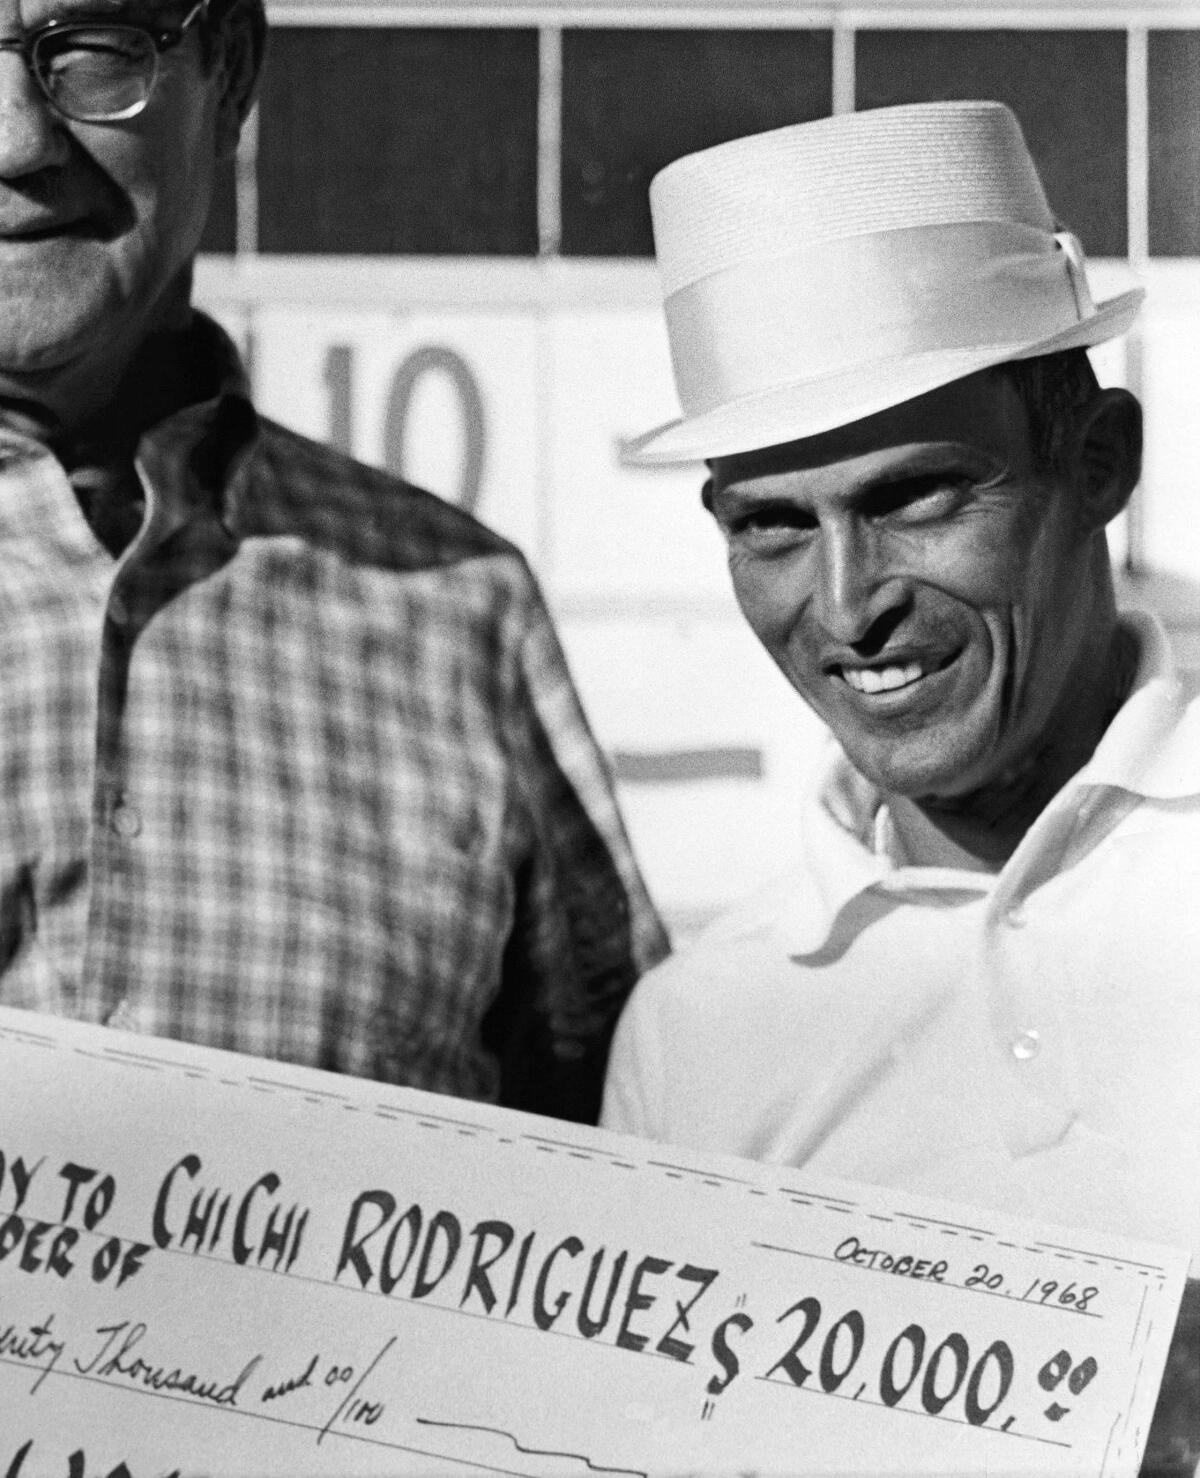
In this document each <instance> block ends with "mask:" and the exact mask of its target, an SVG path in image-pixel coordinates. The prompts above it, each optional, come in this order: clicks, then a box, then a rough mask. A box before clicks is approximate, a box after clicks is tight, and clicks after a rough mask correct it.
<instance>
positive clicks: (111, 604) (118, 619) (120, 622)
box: [108, 591, 129, 626]
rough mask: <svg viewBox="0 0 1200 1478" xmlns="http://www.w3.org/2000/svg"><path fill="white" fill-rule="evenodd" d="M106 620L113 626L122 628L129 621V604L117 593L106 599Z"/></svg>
mask: <svg viewBox="0 0 1200 1478" xmlns="http://www.w3.org/2000/svg"><path fill="white" fill-rule="evenodd" d="M108 619H109V620H110V621H111V622H112V623H113V625H114V626H124V625H125V624H126V622H127V621H128V620H129V603H128V602H127V601H126V599H125V597H124V596H123V595H122V594H121V593H120V592H119V591H117V592H114V594H112V595H110V596H109V598H108Z"/></svg>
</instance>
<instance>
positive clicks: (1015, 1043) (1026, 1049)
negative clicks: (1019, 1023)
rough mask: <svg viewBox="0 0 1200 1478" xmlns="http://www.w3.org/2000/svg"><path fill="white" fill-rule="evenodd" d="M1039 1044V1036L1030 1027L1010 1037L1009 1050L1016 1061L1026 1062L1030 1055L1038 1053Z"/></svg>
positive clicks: (1040, 1041) (1034, 1055)
mask: <svg viewBox="0 0 1200 1478" xmlns="http://www.w3.org/2000/svg"><path fill="white" fill-rule="evenodd" d="M1041 1046H1042V1039H1041V1037H1040V1036H1039V1035H1038V1033H1037V1032H1035V1031H1034V1030H1033V1029H1032V1028H1030V1029H1029V1030H1028V1031H1023V1032H1022V1033H1021V1034H1020V1035H1019V1036H1016V1037H1014V1038H1013V1039H1012V1044H1011V1051H1012V1055H1013V1056H1014V1057H1015V1058H1016V1059H1017V1061H1018V1062H1028V1061H1029V1059H1030V1058H1031V1057H1036V1056H1037V1055H1038V1052H1039V1051H1040V1050H1041Z"/></svg>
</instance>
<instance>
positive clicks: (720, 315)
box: [665, 221, 1095, 416]
mask: <svg viewBox="0 0 1200 1478" xmlns="http://www.w3.org/2000/svg"><path fill="white" fill-rule="evenodd" d="M665 311H666V316H667V327H668V330H669V334H670V341H671V351H672V359H673V360H674V365H675V377H676V384H677V387H678V390H679V400H680V404H681V406H682V408H683V410H684V413H685V414H686V415H688V416H695V415H702V414H704V413H705V412H708V411H711V410H714V409H715V408H716V407H718V406H720V405H724V404H727V403H728V402H729V401H732V400H736V399H738V398H739V397H740V396H743V395H753V394H756V393H759V392H762V391H766V390H772V389H776V388H778V387H779V386H782V385H788V384H796V383H802V382H804V381H806V380H814V379H818V378H821V377H823V376H826V375H831V374H838V373H844V372H845V371H846V370H849V369H853V368H854V366H855V365H858V364H865V363H868V362H878V361H880V360H884V359H894V358H900V357H904V356H906V355H910V354H911V355H915V354H927V353H931V352H936V351H938V350H961V349H971V348H984V347H987V346H996V345H1005V344H1012V345H1014V346H1025V345H1029V344H1036V343H1038V342H1040V341H1041V340H1043V339H1047V338H1050V337H1051V336H1052V335H1054V334H1056V333H1059V332H1061V331H1062V330H1064V329H1067V328H1070V327H1072V326H1073V325H1074V324H1077V323H1080V322H1082V321H1083V320H1084V319H1087V318H1090V317H1091V316H1092V315H1093V314H1094V312H1095V309H1094V307H1093V305H1092V300H1091V296H1090V294H1089V292H1088V288H1087V281H1086V278H1085V277H1084V274H1083V267H1082V254H1081V252H1080V251H1079V248H1078V244H1077V243H1076V242H1075V241H1074V239H1073V238H1070V237H1066V236H1064V237H1063V238H1062V239H1061V240H1060V239H1059V238H1056V237H1055V236H1053V235H1051V234H1050V233H1049V232H1047V231H1041V230H1038V229H1037V228H1036V227H1032V226H1023V225H1017V224H1012V223H1005V222H997V221H984V222H965V223H961V224H954V225H945V226H915V227H909V228H906V229H903V230H899V231H896V230H892V231H881V232H877V233H874V234H871V235H864V236H855V237H850V238H848V239H846V240H841V241H825V242H820V243H818V244H816V245H812V246H807V247H805V248H804V249H803V250H801V251H797V252H794V253H791V254H790V255H788V256H785V257H778V258H775V259H773V260H769V261H756V262H745V263H742V264H740V265H738V266H736V267H731V268H728V269H726V270H724V271H721V272H716V273H713V274H712V275H711V276H709V277H705V278H702V279H701V280H700V281H698V282H694V283H690V284H689V285H688V286H687V287H683V288H680V289H679V290H678V291H677V292H675V293H672V294H671V296H670V297H669V298H668V299H667V300H666V304H665Z"/></svg>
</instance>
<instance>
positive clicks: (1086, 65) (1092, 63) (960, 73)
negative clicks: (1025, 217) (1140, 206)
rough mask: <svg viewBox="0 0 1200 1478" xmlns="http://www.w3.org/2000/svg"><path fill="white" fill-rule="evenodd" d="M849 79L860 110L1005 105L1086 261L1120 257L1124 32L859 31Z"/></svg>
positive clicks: (1123, 232) (1123, 237) (1123, 238)
mask: <svg viewBox="0 0 1200 1478" xmlns="http://www.w3.org/2000/svg"><path fill="white" fill-rule="evenodd" d="M856 76H857V84H856V85H857V105H858V106H859V107H860V108H880V107H886V106H889V105H891V104H893V103H915V102H925V101H934V100H940V99H950V98H995V99H997V100H998V101H999V102H1002V103H1007V104H1008V106H1009V107H1010V108H1012V110H1013V112H1014V113H1016V115H1017V117H1018V118H1019V119H1020V120H1021V127H1022V128H1023V129H1024V132H1025V137H1026V139H1027V140H1028V141H1029V147H1030V149H1031V150H1032V152H1033V156H1034V158H1035V159H1036V160H1037V164H1038V168H1039V170H1040V171H1041V175H1042V179H1043V181H1044V183H1045V186H1046V194H1047V195H1048V196H1049V198H1050V204H1051V206H1052V207H1053V209H1054V210H1055V211H1056V212H1057V213H1058V215H1059V216H1060V218H1061V219H1062V221H1063V223H1064V225H1065V226H1067V227H1068V228H1069V229H1071V230H1072V231H1074V232H1075V234H1076V235H1077V236H1079V238H1080V239H1081V240H1082V242H1083V244H1084V247H1085V249H1086V250H1087V251H1088V252H1089V253H1090V254H1091V255H1092V256H1123V255H1124V253H1125V251H1126V247H1127V241H1128V231H1127V207H1126V171H1125V147H1126V144H1125V141H1126V115H1125V33H1124V32H1123V31H1055V30H1037V31H860V32H859V33H858V37H857V47H856Z"/></svg>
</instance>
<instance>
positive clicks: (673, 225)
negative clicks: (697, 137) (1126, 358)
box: [628, 102, 1143, 462]
mask: <svg viewBox="0 0 1200 1478" xmlns="http://www.w3.org/2000/svg"><path fill="white" fill-rule="evenodd" d="M650 206H651V213H652V215H653V218H654V239H655V248H656V251H657V256H658V264H659V272H660V275H661V278H662V289H663V298H664V306H665V311H666V318H667V332H668V336H669V338H670V343H671V358H672V361H673V364H674V368H675V383H676V387H677V389H678V392H679V401H680V405H681V407H682V409H683V416H682V418H681V419H679V420H677V421H672V422H670V423H669V424H668V425H666V426H660V427H658V428H657V429H656V430H654V431H650V432H648V433H647V434H646V435H644V436H641V437H638V438H637V439H636V440H635V441H634V442H632V444H631V445H630V447H629V449H628V450H629V455H630V458H631V460H633V461H635V462H681V461H691V460H694V459H698V458H703V457H715V456H727V455H729V454H731V453H733V452H744V451H753V450H756V449H758V448H760V447H766V446H774V445H776V444H777V443H780V442H785V441H793V440H798V439H799V438H801V437H804V436H814V435H816V434H817V433H818V432H821V431H828V430H830V429H831V428H833V427H835V426H844V425H847V424H848V423H849V422H851V421H857V420H859V419H861V418H862V417H864V416H869V415H873V414H874V413H876V412H877V411H881V410H885V409H886V408H887V407H888V406H892V405H898V404H899V403H900V402H901V401H904V400H910V399H911V398H912V397H913V396H916V395H923V394H924V393H925V392H926V391H928V390H933V389H935V388H936V387H937V386H939V385H945V384H948V383H949V382H950V381H951V380H957V379H959V378H960V377H962V376H963V375H969V374H972V373H974V371H976V370H980V369H984V368H986V367H987V366H988V365H993V364H1001V363H1003V362H1005V361H1006V360H1011V359H1027V358H1030V357H1032V356H1033V355H1035V354H1049V353H1052V352H1053V351H1055V350H1059V349H1071V348H1075V347H1079V346H1084V345H1088V344H1098V343H1100V342H1102V341H1103V340H1105V339H1110V338H1114V337H1116V335H1118V334H1121V333H1124V332H1125V330H1126V329H1127V328H1128V327H1129V325H1130V323H1131V322H1132V321H1133V318H1134V315H1135V314H1136V313H1137V310H1138V307H1139V306H1140V304H1141V300H1142V297H1143V293H1142V290H1141V289H1140V288H1137V289H1134V290H1132V291H1130V292H1125V293H1122V294H1121V295H1120V296H1119V297H1115V298H1112V299H1110V300H1109V301H1107V302H1104V303H1101V304H1100V305H1099V307H1097V306H1096V305H1095V304H1094V303H1093V302H1092V297H1091V293H1090V292H1089V290H1088V285H1087V278H1086V275H1085V273H1084V266H1083V252H1082V249H1081V248H1080V245H1079V243H1078V241H1077V240H1076V239H1075V237H1073V236H1071V235H1069V234H1068V233H1066V232H1056V230H1055V222H1054V217H1053V215H1052V214H1051V211H1050V207H1049V205H1048V204H1047V202H1046V196H1045V193H1044V192H1043V190H1042V185H1041V181H1040V180H1039V179H1038V175H1037V170H1036V169H1035V168H1034V164H1033V160H1032V159H1031V158H1030V156H1029V151H1028V149H1027V148H1026V145H1025V140H1024V138H1023V137H1022V135H1021V129H1020V126H1019V125H1018V123H1017V120H1016V118H1014V116H1013V115H1012V113H1010V112H1009V110H1008V109H1007V108H1006V107H1004V106H1003V105H1002V104H1000V103H990V102H966V103H920V104H914V105H911V106H906V107H899V108H879V109H875V110H872V111H868V112H863V113H850V114H843V115H840V116H838V117H834V118H823V119H821V120H820V121H819V122H816V123H802V124H797V125H795V126H793V127H789V128H780V129H775V130H773V131H772V132H770V133H762V134H755V135H753V136H751V137H749V138H743V139H735V140H734V141H733V142H732V143H728V144H719V145H717V147H716V148H712V149H705V150H703V151H702V152H700V153H698V154H690V155H687V156H685V157H684V158H682V159H677V160H676V161H675V162H674V163H673V164H669V165H668V166H667V167H666V168H665V169H663V170H661V171H660V172H659V173H658V174H657V175H656V176H655V178H654V180H653V182H652V183H651V186H650Z"/></svg>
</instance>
